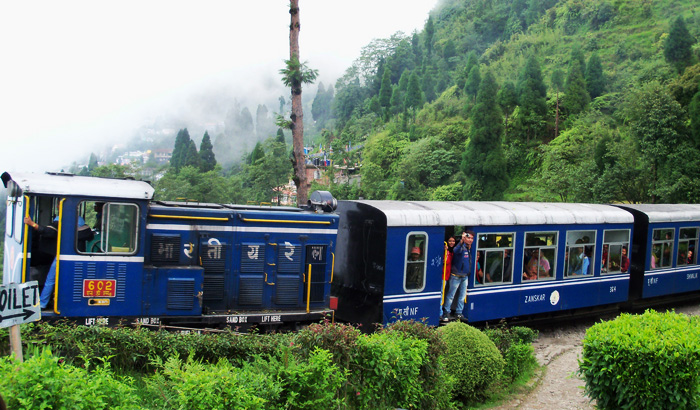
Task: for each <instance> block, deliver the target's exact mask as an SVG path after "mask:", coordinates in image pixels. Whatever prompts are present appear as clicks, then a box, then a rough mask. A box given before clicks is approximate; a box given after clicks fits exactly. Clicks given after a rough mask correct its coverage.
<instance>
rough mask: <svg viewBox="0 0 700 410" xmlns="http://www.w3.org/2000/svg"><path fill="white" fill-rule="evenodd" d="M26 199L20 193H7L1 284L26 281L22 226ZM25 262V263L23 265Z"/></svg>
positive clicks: (24, 231)
mask: <svg viewBox="0 0 700 410" xmlns="http://www.w3.org/2000/svg"><path fill="white" fill-rule="evenodd" d="M25 201H26V197H24V196H22V194H21V192H19V193H18V195H13V192H11V191H10V192H9V195H8V197H7V205H6V206H7V208H6V214H5V245H4V260H3V283H5V284H8V283H20V282H23V281H24V280H26V279H27V278H26V276H25V275H26V274H25V272H26V269H27V267H26V265H28V262H29V261H27V259H26V258H27V256H28V255H27V241H26V240H25V233H26V231H27V230H26V229H25V226H24V224H23V219H24V216H25V209H26V205H27V204H26V202H25ZM25 261H27V263H26V264H25Z"/></svg>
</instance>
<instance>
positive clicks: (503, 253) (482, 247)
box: [476, 232, 515, 286]
mask: <svg viewBox="0 0 700 410" xmlns="http://www.w3.org/2000/svg"><path fill="white" fill-rule="evenodd" d="M477 236H478V238H479V241H478V244H477V249H478V250H479V252H483V257H482V259H481V261H482V262H481V263H482V264H483V266H481V271H482V275H483V276H482V277H481V278H479V280H477V283H476V284H477V286H480V285H485V284H486V285H488V284H490V283H493V284H498V283H511V282H512V281H513V264H512V263H511V258H512V255H513V238H514V236H515V235H514V234H513V233H512V232H511V233H487V234H479V235H477Z"/></svg>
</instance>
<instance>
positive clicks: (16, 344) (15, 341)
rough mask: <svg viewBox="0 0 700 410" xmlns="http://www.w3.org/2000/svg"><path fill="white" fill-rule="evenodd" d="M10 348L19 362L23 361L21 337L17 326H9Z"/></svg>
mask: <svg viewBox="0 0 700 410" xmlns="http://www.w3.org/2000/svg"><path fill="white" fill-rule="evenodd" d="M10 348H11V349H12V353H14V354H15V357H16V358H17V360H19V361H20V362H23V361H24V358H23V357H22V336H21V334H20V332H19V325H14V326H10Z"/></svg>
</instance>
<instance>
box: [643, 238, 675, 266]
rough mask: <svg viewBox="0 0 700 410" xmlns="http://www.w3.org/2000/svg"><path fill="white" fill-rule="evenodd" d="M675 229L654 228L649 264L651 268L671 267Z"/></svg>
mask: <svg viewBox="0 0 700 410" xmlns="http://www.w3.org/2000/svg"><path fill="white" fill-rule="evenodd" d="M674 234H675V229H673V228H663V229H654V231H653V233H652V240H651V256H650V261H649V266H650V267H651V269H660V268H668V267H671V263H672V262H671V259H672V257H671V255H673V235H674Z"/></svg>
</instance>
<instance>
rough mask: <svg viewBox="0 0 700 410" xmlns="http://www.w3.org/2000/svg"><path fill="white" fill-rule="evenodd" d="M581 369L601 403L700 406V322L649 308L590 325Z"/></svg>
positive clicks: (607, 405) (613, 405)
mask: <svg viewBox="0 0 700 410" xmlns="http://www.w3.org/2000/svg"><path fill="white" fill-rule="evenodd" d="M579 373H580V374H581V375H582V376H583V378H584V379H585V381H586V393H587V394H588V396H589V397H591V398H593V399H595V400H596V401H597V404H598V407H599V408H600V409H697V408H698V407H700V322H699V321H698V318H697V317H693V318H689V317H688V316H685V315H681V314H676V313H672V312H669V313H657V312H654V311H647V312H645V313H644V314H643V315H630V314H623V315H621V316H619V317H618V318H617V319H615V320H613V321H609V322H602V323H598V324H596V325H594V326H592V327H590V328H589V329H588V331H586V337H585V338H584V339H583V356H582V358H581V359H580V361H579Z"/></svg>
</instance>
